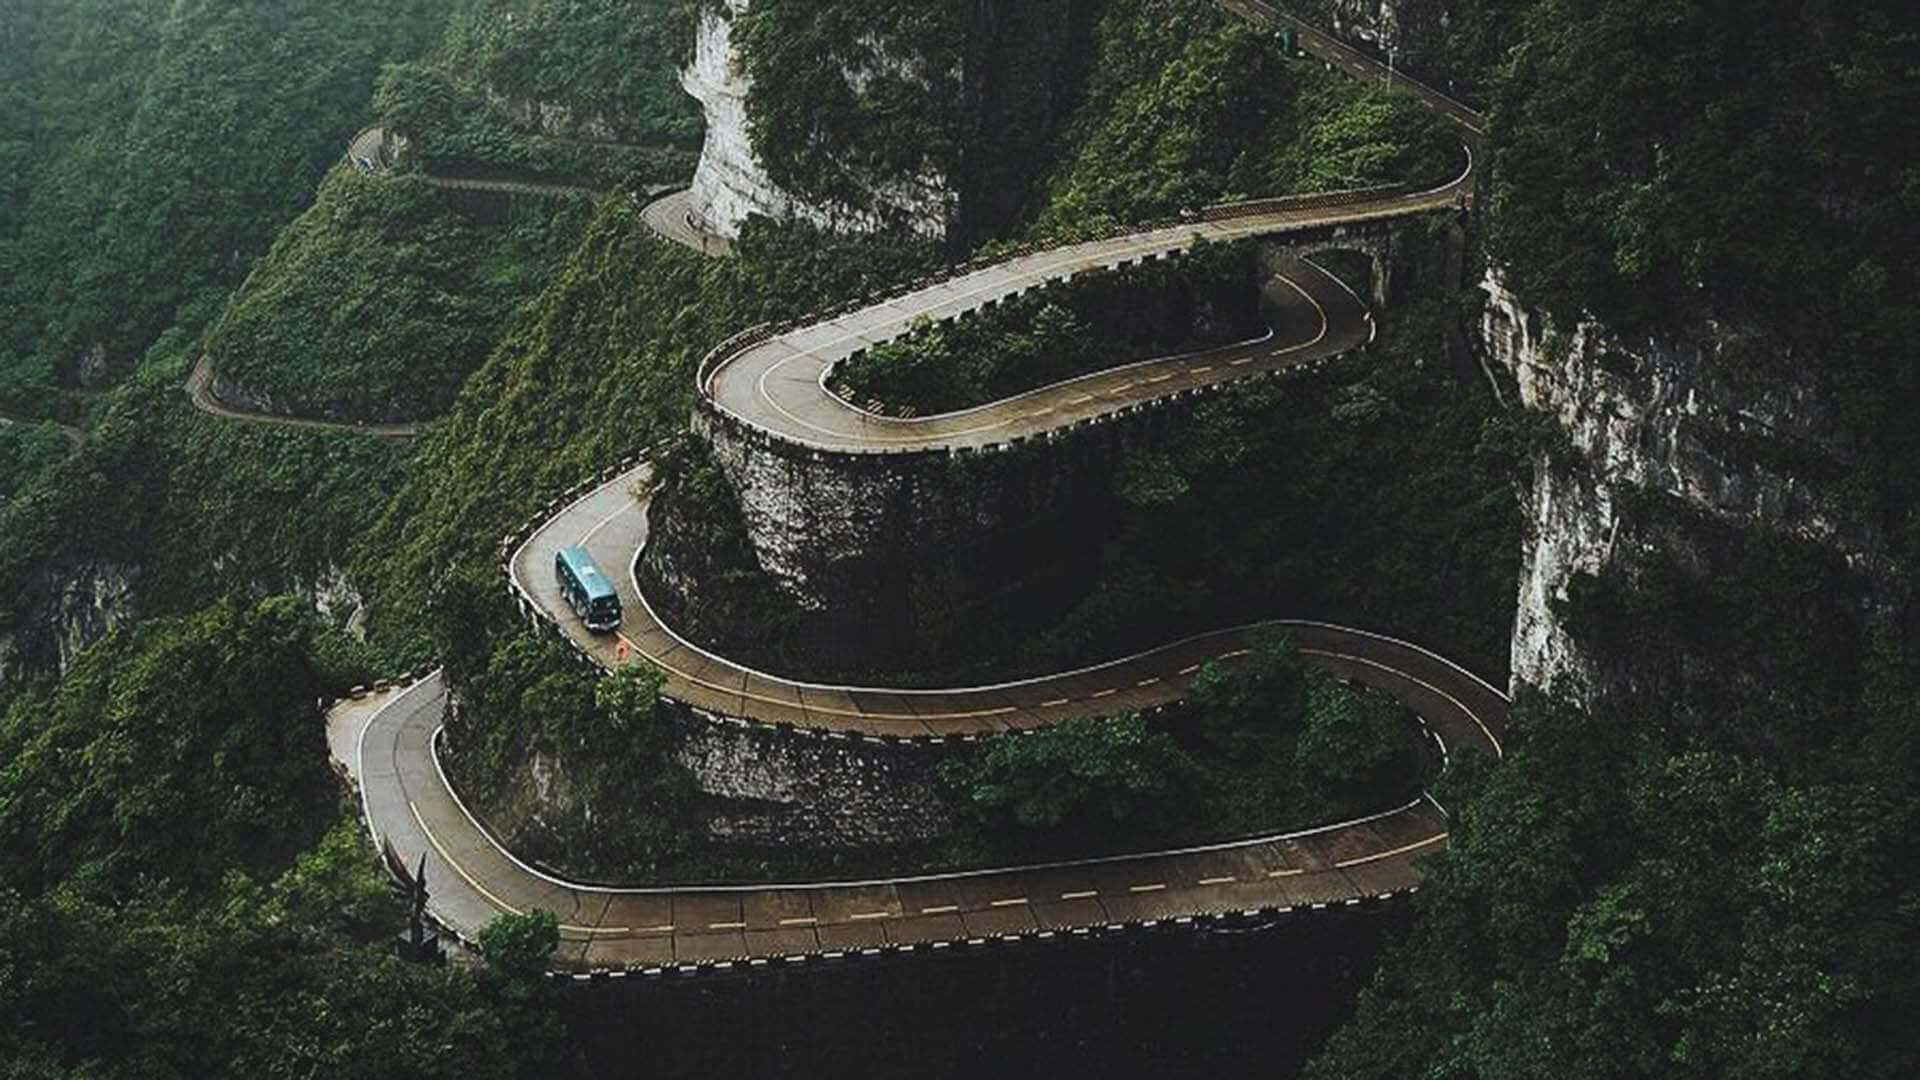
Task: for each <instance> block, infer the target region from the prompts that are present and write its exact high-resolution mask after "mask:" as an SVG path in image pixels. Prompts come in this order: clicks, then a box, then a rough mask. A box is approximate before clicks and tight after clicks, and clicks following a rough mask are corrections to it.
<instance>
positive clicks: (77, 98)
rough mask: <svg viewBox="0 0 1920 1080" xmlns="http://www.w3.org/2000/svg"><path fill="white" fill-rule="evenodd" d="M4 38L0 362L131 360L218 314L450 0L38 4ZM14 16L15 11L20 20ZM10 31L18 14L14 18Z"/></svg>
mask: <svg viewBox="0 0 1920 1080" xmlns="http://www.w3.org/2000/svg"><path fill="white" fill-rule="evenodd" d="M27 7H28V8H30V9H32V14H31V15H26V14H25V13H24V12H23V13H22V17H23V18H29V19H31V20H33V22H32V24H31V25H33V26H34V29H33V30H31V31H29V32H26V33H13V34H9V35H8V36H7V38H6V39H5V44H4V45H3V46H0V56H4V57H5V63H6V64H7V66H8V68H9V70H10V72H17V73H18V75H19V77H20V81H19V82H18V83H14V81H13V80H12V79H9V80H8V82H9V84H10V87H9V88H10V90H11V89H13V88H14V87H15V86H17V87H18V88H19V93H18V96H12V95H10V101H11V102H12V105H11V106H10V107H9V108H8V109H7V112H6V114H4V123H5V126H6V129H7V130H6V131H5V134H4V135H0V141H7V140H19V139H21V138H30V140H31V141H30V142H29V143H28V144H27V145H28V146H30V150H27V151H25V152H24V153H23V152H22V151H21V150H20V149H18V147H19V146H20V143H19V142H18V141H10V142H9V143H8V144H9V145H12V146H14V147H15V148H16V149H15V150H14V151H13V153H12V155H11V158H10V159H11V160H12V161H13V162H14V169H13V170H10V173H9V177H8V180H7V181H6V184H5V188H6V196H5V199H4V202H5V204H6V206H7V208H8V209H7V210H6V211H5V212H4V213H0V221H5V222H6V223H7V227H6V228H5V229H3V230H0V283H4V284H0V326H3V327H4V328H5V329H4V330H0V373H6V374H7V375H8V376H9V377H10V380H0V382H4V381H19V382H24V383H25V384H26V385H37V386H46V385H48V384H51V383H52V382H53V381H55V379H56V378H58V379H65V380H71V379H72V378H73V377H74V375H75V374H76V367H77V365H78V363H79V361H80V360H81V358H82V357H83V356H87V355H97V356H98V357H99V358H100V359H101V360H102V361H104V362H105V363H106V364H107V365H110V366H111V367H114V368H118V369H124V368H125V367H127V366H128V365H130V364H131V363H132V362H133V361H134V360H136V359H137V358H138V357H139V356H140V355H141V354H142V353H143V352H144V351H145V350H146V348H147V346H148V345H150V344H151V343H152V342H153V340H154V339H155V338H156V337H157V336H158V335H159V334H160V333H161V331H163V330H164V329H165V328H166V327H167V326H169V325H171V324H172V323H173V322H174V321H175V320H176V318H177V317H179V316H178V313H180V312H183V311H185V310H188V309H205V308H206V307H208V306H211V305H217V304H218V302H219V294H220V291H221V290H222V289H225V288H229V287H231V286H233V285H234V284H237V283H238V282H239V280H240V278H241V276H242V275H243V274H244V273H245V268H246V260H247V258H248V257H249V256H250V255H252V254H253V253H256V252H258V251H260V250H262V249H263V248H264V247H265V246H266V242H267V240H268V238H269V237H270V236H271V233H272V230H273V229H275V228H276V227H278V225H279V224H280V223H281V222H283V221H285V220H286V219H287V218H289V217H291V216H292V214H293V213H294V212H295V211H296V210H297V209H298V208H299V207H300V206H301V205H303V204H304V203H305V202H306V201H307V199H308V197H309V193H310V192H311V190H312V186H313V184H314V182H315V181H316V180H318V179H319V177H320V176H321V174H322V173H323V172H324V171H325V170H326V168H327V167H328V166H329V165H331V164H332V163H333V162H334V161H335V160H337V159H338V157H339V155H340V153H341V148H342V146H343V145H344V143H345V141H346V139H347V137H348V136H349V135H351V134H352V132H353V129H354V127H355V125H356V123H357V122H358V120H359V118H360V116H361V113H362V110H363V108H364V105H365V102H366V100H367V94H368V92H369V90H370V89H371V88H372V85H373V79H374V76H375V73H376V72H377V71H378V69H379V67H380V65H381V64H382V63H384V62H386V61H389V60H393V59H398V58H401V57H405V56H408V55H411V54H414V53H416V52H417V51H418V50H419V49H420V48H421V47H423V45H424V44H425V42H426V38H427V35H428V34H429V33H430V32H431V31H432V30H433V29H435V28H436V27H437V25H438V20H439V18H440V17H441V16H442V15H443V14H444V12H445V3H444V0H406V2H402V3H388V2H378V3H375V2H368V0H352V2H349V3H346V4H344V5H343V4H340V3H332V2H327V3H321V2H318V0H293V2H277V0H276V2H273V3H265V2H262V0H247V2H242V3H233V2H213V0H196V2H192V3H179V4H166V5H163V4H153V3H145V2H133V0H86V2H79V3H43V2H38V0H36V2H33V3H30V4H28V5H27ZM9 21H10V22H15V14H14V13H13V12H11V11H10V12H9ZM15 25H16V28H18V25H19V24H18V23H17V22H16V23H15Z"/></svg>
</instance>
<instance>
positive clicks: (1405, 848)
mask: <svg viewBox="0 0 1920 1080" xmlns="http://www.w3.org/2000/svg"><path fill="white" fill-rule="evenodd" d="M1446 838H1447V834H1446V833H1438V834H1436V835H1433V836H1429V837H1427V838H1426V839H1425V840H1415V841H1414V842H1413V843H1411V844H1401V845H1400V846H1399V847H1397V848H1394V849H1393V850H1391V851H1380V852H1375V853H1374V854H1372V855H1362V856H1360V857H1358V858H1353V859H1347V860H1346V861H1344V862H1337V863H1334V864H1333V867H1334V869H1336V870H1345V869H1346V868H1347V867H1349V866H1359V865H1361V864H1362V863H1370V862H1378V861H1380V860H1381V859H1391V858H1393V857H1394V856H1395V855H1404V854H1406V853H1407V852H1409V851H1413V850H1415V849H1417V848H1423V847H1430V846H1432V845H1434V844H1437V843H1439V842H1440V841H1442V840H1445V839H1446Z"/></svg>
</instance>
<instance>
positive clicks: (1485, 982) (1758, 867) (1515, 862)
mask: <svg viewBox="0 0 1920 1080" xmlns="http://www.w3.org/2000/svg"><path fill="white" fill-rule="evenodd" d="M1664 727H1665V725H1664V721H1663V720H1662V718H1659V717H1655V716H1644V715H1634V716H1611V717H1606V718H1597V717H1593V716H1589V715H1586V714H1584V713H1582V712H1580V711H1579V710H1577V709H1574V708H1572V707H1570V706H1567V705H1565V704H1564V703H1560V704H1556V703H1551V702H1545V701H1540V700H1536V699H1528V700H1524V701H1523V702H1522V703H1521V706H1520V707H1519V709H1518V710H1517V711H1516V714H1515V716H1514V718H1513V723H1512V727H1511V728H1510V737H1509V739H1508V742H1507V745H1508V749H1509V755H1508V758H1507V759H1506V760H1505V761H1504V762H1503V763H1502V764H1500V765H1499V766H1498V767H1496V768H1491V769H1481V770H1477V772H1478V775H1477V776H1475V777H1473V778H1472V781H1471V782H1470V783H1469V784H1467V785H1465V786H1464V787H1456V788H1454V789H1453V790H1450V791H1448V792H1446V793H1445V794H1444V795H1443V797H1444V798H1446V799H1447V800H1448V804H1449V806H1450V807H1452V808H1453V810H1454V811H1455V814H1454V828H1453V834H1452V841H1451V845H1450V847H1449V850H1448V851H1447V853H1446V854H1445V855H1444V856H1442V857H1440V858H1438V859H1437V861H1436V864H1435V865H1434V866H1433V867H1432V869H1431V872H1430V874H1429V876H1428V878H1427V881H1426V883H1425V884H1424V885H1423V887H1422V889H1421V892H1420V918H1419V922H1418V924H1417V927H1416V929H1415V931H1414V933H1412V934H1411V935H1410V936H1409V937H1408V938H1407V939H1406V941H1405V942H1404V943H1403V944H1402V945H1401V946H1400V947H1399V949H1398V951H1397V953H1396V954H1395V955H1393V956H1392V957H1390V959H1389V960H1388V962H1387V963H1386V965H1385V966H1384V967H1383V969H1382V971H1381V973H1380V975H1379V977H1378V978H1377V979H1376V980H1375V983H1374V985H1373V986H1372V987H1371V988H1370V989H1369V990H1368V991H1367V992H1366V993H1365V994H1364V995H1363V997H1362V1000H1361V1006H1360V1010H1359V1013H1358V1015H1357V1017H1356V1019H1355V1021H1354V1023H1353V1024H1352V1025H1350V1026H1349V1027H1348V1028H1347V1029H1346V1030H1344V1031H1343V1032H1342V1033H1341V1034H1340V1035H1338V1036H1337V1037H1336V1038H1335V1039H1334V1041H1333V1043H1332V1044H1331V1045H1330V1046H1329V1048H1328V1051H1327V1053H1326V1054H1325V1055H1324V1056H1323V1058H1322V1060H1320V1061H1319V1062H1318V1063H1317V1064H1316V1067H1315V1068H1314V1069H1313V1070H1311V1071H1310V1073H1309V1075H1314V1076H1341V1077H1371V1076H1379V1077H1387V1076H1394V1077H1399V1076H1412V1075H1477V1076H1514V1075H1539V1074H1541V1073H1543V1072H1553V1073H1571V1074H1572V1075H1576V1076H1582V1077H1586V1076H1593V1077H1599V1076H1647V1075H1661V1076H1734V1075H1738V1076H1777V1077H1787V1076H1829V1075H1856V1076H1895V1075H1901V1074H1903V1073H1904V1072H1906V1071H1908V1069H1909V1067H1910V1065H1911V1063H1912V1061H1913V1060H1914V1059H1915V1058H1914V1055H1915V1054H1916V1053H1917V1052H1920V1045H1916V1043H1915V1039H1914V1035H1913V1032H1912V1031H1911V1028H1910V1025H1906V1024H1904V1023H1902V1022H1901V1021H1900V1020H1899V1019H1896V1018H1901V1017H1905V1016H1908V1015H1911V1012H1912V1010H1913V1008H1914V1006H1915V1004H1916V1003H1917V1002H1920V980H1916V979H1915V977H1914V975H1913V973H1912V970H1911V968H1910V966H1909V965H1906V964H1899V963H1888V962H1887V960H1888V958H1891V957H1896V956H1906V955H1911V953H1912V950H1913V948H1914V945H1915V925H1914V921H1913V913H1914V912H1915V910H1916V895H1917V894H1916V892H1915V885H1914V881H1913V876H1912V873H1911V870H1910V867H1911V865H1912V864H1911V861H1910V860H1911V857H1912V852H1911V847H1912V839H1911V837H1912V832H1911V828H1912V824H1913V816H1914V813H1915V808H1914V805H1913V803H1912V802H1911V801H1910V800H1900V801H1896V800H1893V799H1890V798H1888V797H1887V796H1886V795H1885V794H1884V793H1883V792H1881V791H1879V790H1877V789H1876V788H1874V787H1873V786H1871V785H1869V784H1863V783H1859V782H1856V781H1845V782H1840V783H1819V782H1808V781H1807V780H1806V779H1804V778H1798V777H1794V776H1791V775H1784V774H1783V773H1782V772H1781V771H1779V770H1776V769H1772V768H1768V767H1766V766H1763V765H1760V764H1757V763H1756V762H1754V761H1753V760H1752V759H1750V758H1745V757H1743V756H1741V755H1738V754H1736V753H1731V752H1728V751H1726V750H1723V749H1717V748H1712V747H1702V746H1693V747H1689V746H1685V745H1676V744H1675V742H1673V741H1671V738H1672V737H1671V735H1670V734H1669V732H1668V731H1666V730H1664Z"/></svg>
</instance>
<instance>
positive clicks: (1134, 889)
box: [1127, 881, 1167, 893]
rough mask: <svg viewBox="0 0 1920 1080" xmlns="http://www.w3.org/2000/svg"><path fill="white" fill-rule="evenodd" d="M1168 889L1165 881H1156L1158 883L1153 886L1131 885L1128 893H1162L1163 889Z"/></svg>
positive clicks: (1128, 887)
mask: <svg viewBox="0 0 1920 1080" xmlns="http://www.w3.org/2000/svg"><path fill="white" fill-rule="evenodd" d="M1166 887H1167V883H1166V882H1164V881H1156V882H1154V883H1153V884H1151V885H1129V886H1127V891H1128V892H1137V893H1141V892H1159V891H1160V890H1161V889H1164V888H1166Z"/></svg>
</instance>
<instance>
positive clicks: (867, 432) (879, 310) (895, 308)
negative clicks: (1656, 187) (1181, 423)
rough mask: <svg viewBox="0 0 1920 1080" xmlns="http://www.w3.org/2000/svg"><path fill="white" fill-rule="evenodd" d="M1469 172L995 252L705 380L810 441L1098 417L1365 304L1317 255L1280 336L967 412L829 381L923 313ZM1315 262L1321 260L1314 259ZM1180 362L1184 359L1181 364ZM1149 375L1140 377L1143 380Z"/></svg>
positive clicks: (1344, 323) (1321, 334) (1288, 356)
mask: <svg viewBox="0 0 1920 1080" xmlns="http://www.w3.org/2000/svg"><path fill="white" fill-rule="evenodd" d="M1472 183H1473V168H1472V164H1471V158H1469V164H1468V167H1467V168H1466V169H1465V170H1463V171H1462V173H1461V175H1460V176H1459V177H1458V178H1456V179H1454V180H1452V181H1449V182H1448V183H1446V184H1442V185H1440V186H1439V187H1436V188H1433V189H1431V190H1429V191H1423V192H1414V193H1409V194H1379V195H1373V194H1370V193H1355V194H1354V195H1353V196H1351V197H1348V198H1343V199H1339V200H1337V201H1333V204H1332V205H1328V202H1329V201H1330V200H1329V199H1328V197H1326V196H1310V197H1306V198H1302V199H1298V200H1288V199H1276V200H1262V201H1261V202H1258V203H1250V204H1247V205H1246V207H1245V208H1244V209H1242V208H1233V212H1231V213H1221V214H1220V215H1219V216H1217V217H1215V218H1213V219H1211V220H1205V219H1203V220H1197V221H1194V222H1191V223H1183V224H1180V225H1177V226H1170V227H1165V228H1157V229H1149V230H1146V231H1142V232H1137V233H1131V234H1128V235H1125V236H1116V237H1111V238H1108V239H1103V240H1094V241H1088V242H1085V243H1079V244H1069V245H1066V246H1063V247H1057V248H1050V249H1047V250H1044V251H1037V252H1034V253H1032V254H1030V255H1022V256H1018V257H1015V258H1011V259H1007V260H1004V261H1002V262H997V263H994V264H992V265H990V266H985V267H982V268H980V269H977V270H973V271H971V272H968V273H963V274H960V275H957V276H955V277H951V278H947V279H945V280H940V281H935V282H932V283H930V284H926V285H922V286H920V287H918V288H915V289H913V290H912V291H910V292H907V293H905V294H904V295H901V296H897V297H892V298H889V299H885V300H882V301H880V302H878V303H874V304H870V305H867V306H865V307H861V308H859V309H856V310H853V311H848V312H843V313H840V314H835V315H831V316H827V317H824V318H820V319H815V320H810V321H808V322H806V323H804V324H802V325H800V326H796V327H793V328H791V329H787V330H784V331H781V332H777V333H773V334H771V335H770V336H761V335H747V336H745V337H744V338H743V339H739V340H736V341H734V342H730V343H727V344H723V345H722V346H721V347H720V348H719V349H717V350H715V353H714V354H713V355H711V356H709V357H708V358H707V361H706V362H705V363H703V364H702V365H701V375H700V382H699V392H700V394H701V395H702V398H703V400H705V401H707V402H709V403H710V404H711V406H712V407H713V408H715V409H717V410H718V411H719V412H720V413H721V414H722V415H724V416H727V417H731V418H733V419H735V420H738V421H740V422H742V423H744V424H746V425H748V426H750V427H753V428H757V429H759V430H762V431H765V432H767V433H769V434H771V435H774V436H776V437H779V438H781V439H784V440H787V441H790V442H794V443H798V444H801V445H805V446H809V447H815V448H819V449H826V450H836V451H843V452H849V453H871V452H875V451H888V450H893V451H901V450H933V449H948V450H952V449H959V448H966V447H980V446H987V445H991V444H994V443H1001V442H1006V441H1008V440H1010V439H1014V438H1020V437H1023V436H1030V435H1035V434H1040V433H1042V432H1045V431H1049V430H1054V429H1057V428H1062V427H1068V426H1071V425H1072V424H1074V423H1077V422H1080V421H1083V420H1088V419H1093V418H1095V417H1098V416H1100V415H1103V414H1105V413H1109V412H1112V411H1115V410H1117V409H1121V408H1125V407H1127V406H1129V405H1133V404H1138V403H1141V402H1144V401H1151V400H1155V399H1159V398H1164V397H1168V396H1171V395H1173V394H1175V393H1177V392H1179V391H1181V390H1187V389H1191V388H1193V387H1196V386H1204V385H1211V384H1214V383H1218V382H1223V381H1226V380H1228V379H1231V378H1236V377H1238V376H1239V375H1241V374H1243V373H1244V372H1243V371H1241V370H1240V369H1239V368H1240V366H1243V365H1244V366H1246V368H1247V369H1248V370H1249V371H1254V370H1261V369H1263V368H1270V367H1273V366H1277V365H1284V364H1291V363H1297V362H1300V361H1302V360H1307V359H1314V358H1318V357H1322V356H1329V355H1332V354H1334V353H1338V352H1342V351H1345V350H1346V349H1349V348H1352V347H1353V346H1355V345H1358V344H1361V343H1363V342H1364V341H1365V340H1366V339H1367V337H1368V336H1369V334H1370V333H1371V327H1370V326H1369V325H1368V324H1367V313H1366V308H1365V306H1364V305H1362V304H1361V303H1360V301H1359V299H1358V298H1357V297H1355V296H1354V295H1353V294H1352V293H1351V292H1350V291H1348V290H1347V289H1346V287H1345V286H1343V285H1341V284H1340V283H1339V281H1338V280H1336V279H1334V278H1332V277H1331V275H1328V274H1326V273H1324V272H1320V271H1318V270H1317V268H1310V269H1308V270H1306V271H1303V272H1300V273H1295V274H1291V275H1289V276H1288V278H1287V281H1288V284H1289V285H1291V287H1292V288H1293V289H1294V290H1296V291H1297V292H1298V293H1299V294H1300V296H1301V297H1302V298H1303V299H1304V300H1305V302H1307V303H1309V304H1311V305H1312V306H1313V307H1314V308H1315V309H1316V310H1317V312H1318V316H1319V318H1318V324H1317V328H1316V329H1315V331H1314V332H1313V333H1312V334H1311V335H1309V336H1307V337H1305V338H1303V339H1300V340H1293V341H1285V342H1279V343H1276V345H1275V346H1274V347H1273V348H1270V349H1266V350H1264V351H1262V350H1257V349H1256V350H1252V351H1248V352H1239V353H1234V352H1231V351H1230V350H1229V351H1227V352H1225V353H1223V354H1218V355H1203V356H1198V357H1182V358H1170V359H1163V360H1159V361H1152V362H1149V363H1148V364H1144V365H1133V366H1131V367H1128V368H1122V369H1118V370H1115V371H1107V372H1101V373H1097V374H1094V375H1089V376H1086V377H1084V378H1082V379H1078V380H1074V381H1072V382H1068V383H1062V384H1059V385H1057V386H1052V387H1047V388H1044V389H1042V390H1037V391H1034V392H1033V393H1030V394H1023V395H1021V396H1019V397H1015V398H1009V399H1007V400H1005V401H1000V402H995V403H993V404H991V405H985V406H982V407H980V408H977V409H968V410H965V411H963V412H953V413H943V414H940V415H937V416H925V417H918V418H915V419H898V418H894V417H886V416H877V415H874V414H872V413H868V412H864V411H862V410H860V409H857V408H855V407H854V406H853V405H851V404H849V403H847V402H845V401H842V400H841V399H839V398H838V397H835V396H834V395H833V394H832V393H830V392H828V390H827V388H826V380H827V377H828V375H829V374H831V372H832V370H833V368H834V366H835V365H836V364H838V363H840V362H841V361H843V360H846V359H848V358H849V357H851V356H853V355H854V354H855V353H857V352H860V351H861V350H864V349H867V348H871V347H872V346H874V345H878V344H881V343H883V342H886V341H890V340H892V339H894V338H897V337H900V336H901V335H903V334H905V333H907V332H908V331H910V330H911V329H912V328H913V327H915V326H918V325H923V324H925V323H930V322H940V321H943V320H948V319H953V318H956V317H959V316H963V315H965V314H967V313H969V312H972V311H976V310H978V309H980V308H983V307H986V306H988V305H990V304H993V303H995V302H998V301H1000V300H1003V299H1006V298H1008V297H1011V296H1017V295H1019V294H1021V293H1023V292H1028V291H1031V290H1033V289H1037V288H1040V287H1041V286H1044V285H1047V284H1049V283H1051V282H1055V281H1063V280H1066V279H1069V278H1072V277H1074V276H1075V275H1078V274H1083V273H1088V272H1091V271H1096V270H1101V269H1105V268H1112V267H1118V266H1124V265H1127V264H1130V263H1138V262H1143V261H1148V260H1152V259H1156V258H1160V257H1163V256H1167V255H1171V254H1174V253H1177V252H1180V251H1184V250H1186V249H1188V248H1191V247H1192V246H1194V245H1195V244H1197V243H1199V242H1201V241H1223V240H1234V239H1239V238H1242V237H1255V236H1268V235H1275V234H1285V233H1289V232H1297V231H1303V230H1308V229H1320V228H1330V227H1343V228H1352V227H1354V226H1356V225H1361V224H1367V223H1373V222H1380V221H1387V220H1394V219H1398V218H1404V217H1408V216H1415V215H1421V214H1427V213H1431V212H1433V211H1434V210H1438V209H1448V208H1452V207H1454V206H1456V205H1458V203H1459V202H1460V200H1461V199H1462V198H1463V197H1465V195H1466V193H1467V192H1468V191H1469V190H1470V188H1471V185H1472ZM1309 266H1311V264H1309ZM1183 365H1184V366H1183ZM1143 379H1145V380H1148V381H1144V382H1143V381H1141V380H1143Z"/></svg>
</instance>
